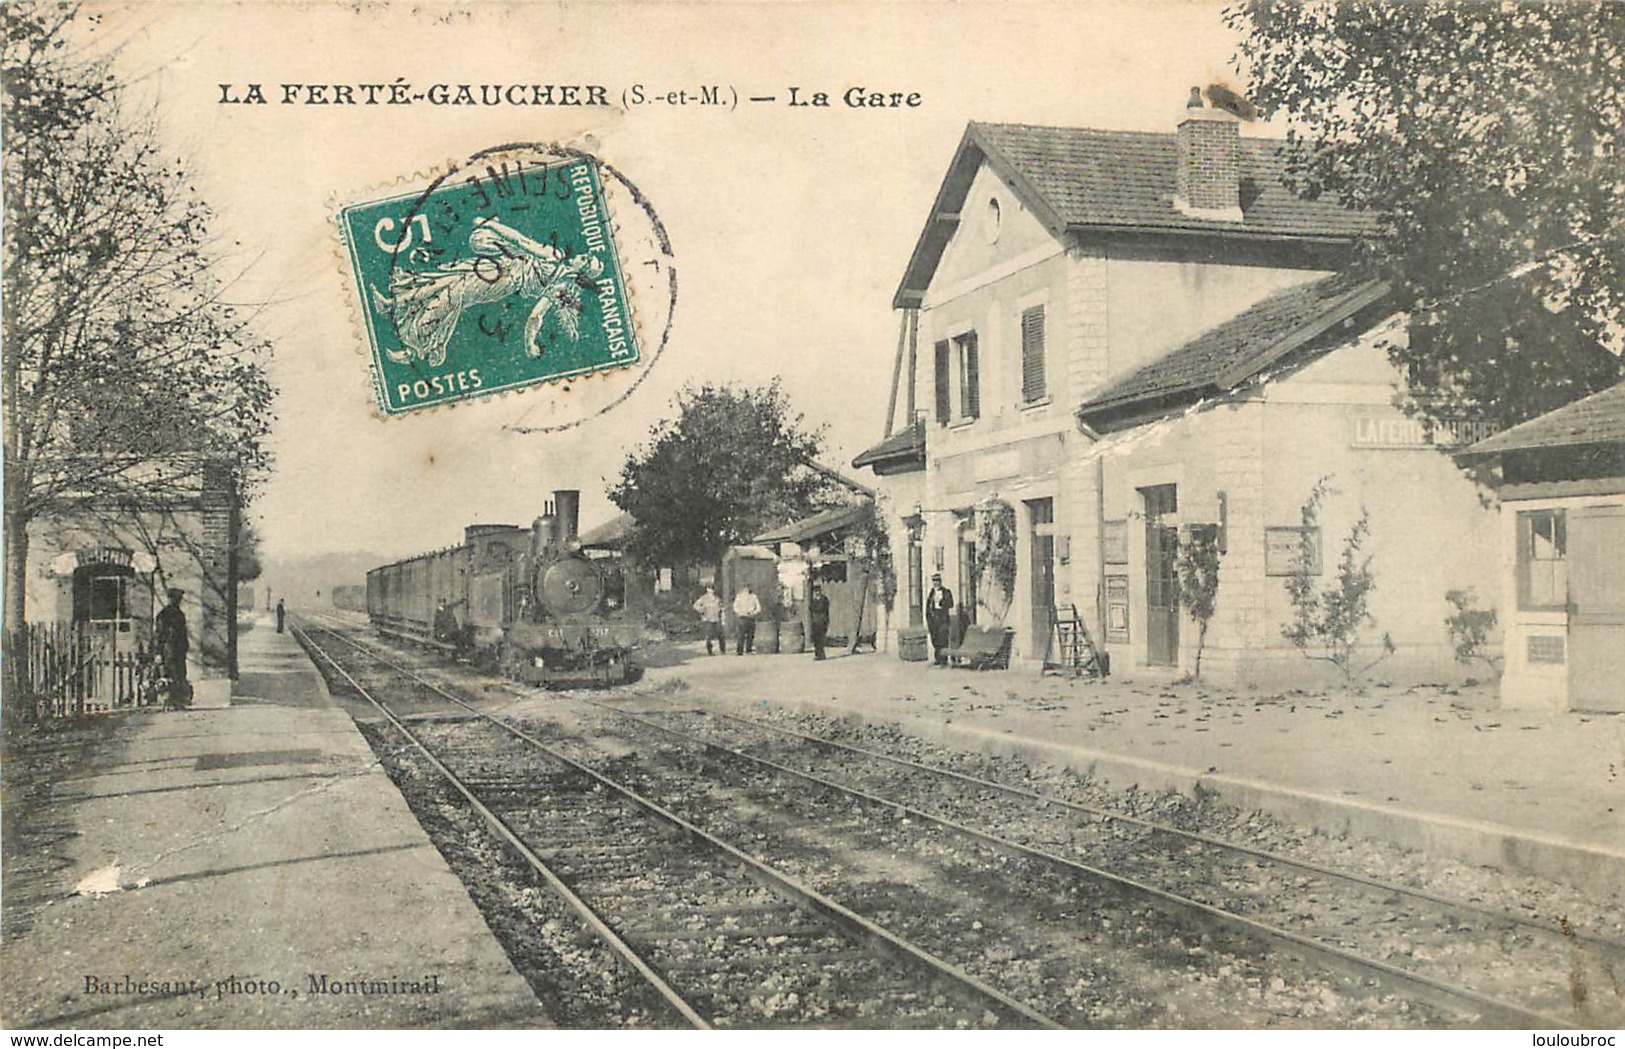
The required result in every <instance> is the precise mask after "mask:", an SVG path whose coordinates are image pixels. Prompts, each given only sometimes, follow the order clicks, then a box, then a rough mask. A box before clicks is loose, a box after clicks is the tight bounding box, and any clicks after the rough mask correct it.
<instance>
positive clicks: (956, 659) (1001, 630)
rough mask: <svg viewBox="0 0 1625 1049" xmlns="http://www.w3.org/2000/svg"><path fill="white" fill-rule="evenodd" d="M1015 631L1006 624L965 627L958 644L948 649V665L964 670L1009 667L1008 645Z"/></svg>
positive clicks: (1004, 668) (1012, 639) (1003, 668)
mask: <svg viewBox="0 0 1625 1049" xmlns="http://www.w3.org/2000/svg"><path fill="white" fill-rule="evenodd" d="M1015 637H1016V632H1015V631H1014V630H1012V629H1010V628H1009V627H1007V626H1001V627H982V626H976V625H974V624H973V625H971V626H968V627H966V628H965V636H964V638H962V639H961V640H960V642H959V644H957V645H955V646H954V647H952V648H950V649H949V650H948V663H949V665H950V666H956V667H961V668H963V669H965V670H992V669H995V668H997V669H999V670H1007V669H1009V667H1010V645H1011V642H1013V641H1014V640H1015Z"/></svg>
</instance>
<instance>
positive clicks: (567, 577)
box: [367, 489, 643, 688]
mask: <svg viewBox="0 0 1625 1049" xmlns="http://www.w3.org/2000/svg"><path fill="white" fill-rule="evenodd" d="M580 513H581V493H580V492H578V491H573V490H569V489H563V490H558V491H555V492H554V493H553V499H552V500H551V501H550V502H549V503H547V504H546V506H545V508H544V512H543V514H542V516H541V517H538V518H537V519H536V520H535V522H534V523H532V525H531V526H530V527H529V528H525V527H523V526H520V525H488V524H474V525H469V526H468V527H467V528H466V529H464V532H463V543H462V545H461V546H453V547H447V548H446V549H443V550H436V551H433V552H431V553H427V554H419V555H418V556H416V557H411V558H407V559H406V560H404V561H397V562H395V563H394V564H389V565H383V566H382V567H379V568H374V569H373V570H372V571H370V572H368V573H367V615H368V618H370V619H371V620H372V624H373V626H374V628H376V629H377V630H378V632H379V633H380V634H382V635H384V636H386V637H394V638H398V639H401V640H405V641H410V642H414V643H417V644H420V645H427V646H430V647H433V648H437V649H440V650H441V651H443V652H445V653H446V654H448V655H451V656H454V657H456V658H459V659H471V660H473V661H475V662H478V663H481V664H483V665H486V666H490V667H493V668H495V669H499V670H500V671H501V672H502V673H504V674H506V675H507V676H509V677H512V678H514V679H516V680H519V681H524V682H527V683H529V684H537V685H546V686H549V687H553V688H571V687H581V686H602V685H616V684H623V683H625V682H629V681H636V680H637V679H638V678H639V677H641V676H642V668H641V666H639V664H638V662H637V660H636V658H635V655H636V649H637V646H638V643H639V641H640V640H641V637H642V633H643V630H642V626H643V625H642V622H641V619H639V618H637V617H634V616H633V615H631V614H629V613H628V612H627V609H626V607H625V606H626V601H625V594H626V585H625V578H624V576H623V575H622V573H621V569H620V568H619V566H618V565H615V564H612V563H610V562H608V561H607V560H604V561H601V560H595V559H592V558H589V557H587V556H585V555H583V553H582V552H581V545H580V542H579V541H578V539H577V536H578V535H579V532H578V527H579V524H580Z"/></svg>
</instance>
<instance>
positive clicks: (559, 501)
mask: <svg viewBox="0 0 1625 1049" xmlns="http://www.w3.org/2000/svg"><path fill="white" fill-rule="evenodd" d="M553 506H554V509H555V511H556V512H557V513H558V515H559V541H560V542H568V541H569V540H571V539H574V538H575V537H576V535H577V534H578V532H579V530H580V528H581V493H580V492H579V491H578V490H576V489H574V488H559V489H555V490H554V492H553Z"/></svg>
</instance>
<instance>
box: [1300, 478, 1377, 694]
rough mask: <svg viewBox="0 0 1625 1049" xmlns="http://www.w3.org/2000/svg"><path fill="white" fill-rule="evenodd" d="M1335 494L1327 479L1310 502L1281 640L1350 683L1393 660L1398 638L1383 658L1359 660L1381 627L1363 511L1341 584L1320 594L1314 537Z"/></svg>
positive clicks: (1342, 559) (1341, 561)
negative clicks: (1369, 633) (1371, 632)
mask: <svg viewBox="0 0 1625 1049" xmlns="http://www.w3.org/2000/svg"><path fill="white" fill-rule="evenodd" d="M1330 492H1331V479H1330V478H1328V477H1322V478H1321V479H1320V480H1319V481H1316V482H1315V486H1314V487H1313V488H1312V489H1310V492H1309V498H1308V499H1306V500H1305V501H1304V504H1303V508H1302V511H1301V515H1302V520H1303V544H1302V545H1301V546H1300V547H1299V549H1298V553H1297V554H1296V555H1295V556H1294V557H1293V558H1292V563H1291V564H1290V565H1289V574H1288V575H1287V578H1286V580H1285V581H1284V585H1285V586H1286V592H1287V597H1289V598H1290V599H1291V601H1292V622H1290V623H1288V624H1287V625H1286V626H1285V627H1283V628H1281V635H1282V636H1283V637H1285V638H1286V639H1287V640H1288V641H1290V642H1292V644H1293V647H1295V648H1297V649H1298V650H1299V651H1300V652H1302V653H1303V654H1304V657H1305V658H1307V659H1316V660H1324V661H1325V662H1328V663H1330V664H1332V665H1333V666H1335V667H1336V668H1337V669H1338V670H1339V671H1341V672H1342V674H1343V679H1344V680H1345V681H1352V680H1354V679H1355V678H1358V677H1361V676H1363V675H1364V674H1365V673H1366V671H1368V670H1370V669H1371V668H1372V667H1374V666H1376V665H1377V664H1378V663H1380V662H1382V661H1383V660H1384V659H1387V658H1388V657H1389V656H1391V655H1393V653H1394V639H1393V638H1392V637H1390V636H1389V635H1388V634H1386V633H1385V634H1383V635H1382V641H1381V649H1380V651H1379V652H1378V653H1377V655H1376V656H1375V657H1374V658H1373V659H1371V660H1369V661H1367V662H1365V663H1361V662H1360V661H1359V651H1360V648H1361V645H1362V643H1363V641H1364V632H1365V629H1366V628H1367V627H1370V626H1375V625H1376V620H1375V619H1373V618H1372V616H1371V592H1372V591H1373V590H1375V589H1376V588H1377V577H1376V575H1375V574H1374V573H1373V572H1372V571H1371V558H1370V556H1369V555H1366V556H1363V557H1362V556H1361V550H1362V548H1363V547H1364V546H1365V541H1366V538H1367V537H1368V536H1370V534H1371V514H1370V512H1369V511H1367V510H1366V509H1364V508H1363V507H1362V508H1361V510H1360V519H1359V520H1358V521H1355V522H1354V527H1352V528H1351V529H1349V534H1348V537H1347V538H1346V539H1344V540H1343V552H1342V554H1341V555H1340V556H1339V558H1338V561H1337V579H1336V581H1335V582H1333V583H1332V584H1330V585H1329V586H1326V587H1324V588H1322V589H1320V590H1318V591H1317V590H1316V589H1315V580H1316V577H1317V575H1318V572H1317V568H1318V565H1317V562H1318V560H1319V558H1318V557H1317V556H1316V551H1315V549H1314V546H1313V545H1312V542H1311V538H1310V537H1311V536H1314V535H1316V534H1317V533H1318V532H1319V529H1320V506H1321V503H1322V502H1324V501H1325V498H1326V496H1327V495H1328V494H1330Z"/></svg>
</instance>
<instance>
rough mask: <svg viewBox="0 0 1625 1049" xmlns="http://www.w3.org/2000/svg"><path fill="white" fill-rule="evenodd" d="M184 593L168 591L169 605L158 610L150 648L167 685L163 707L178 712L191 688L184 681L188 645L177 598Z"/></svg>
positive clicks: (187, 701) (189, 699) (188, 700)
mask: <svg viewBox="0 0 1625 1049" xmlns="http://www.w3.org/2000/svg"><path fill="white" fill-rule="evenodd" d="M185 596H186V591H184V590H182V589H180V588H179V587H171V588H170V590H169V604H167V605H165V606H164V607H163V608H162V609H160V610H159V612H158V615H157V616H156V617H155V618H154V620H153V632H152V633H153V644H154V645H155V646H156V647H157V649H158V659H159V660H160V662H161V663H162V665H163V672H164V677H165V678H167V679H168V681H169V698H168V699H167V700H165V702H164V706H165V707H170V708H176V709H178V708H180V707H186V706H190V705H191V702H192V686H191V685H189V684H188V683H187V681H186V652H187V649H188V648H189V647H190V642H189V641H188V640H187V636H186V613H185V612H183V611H181V598H183V597H185Z"/></svg>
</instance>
